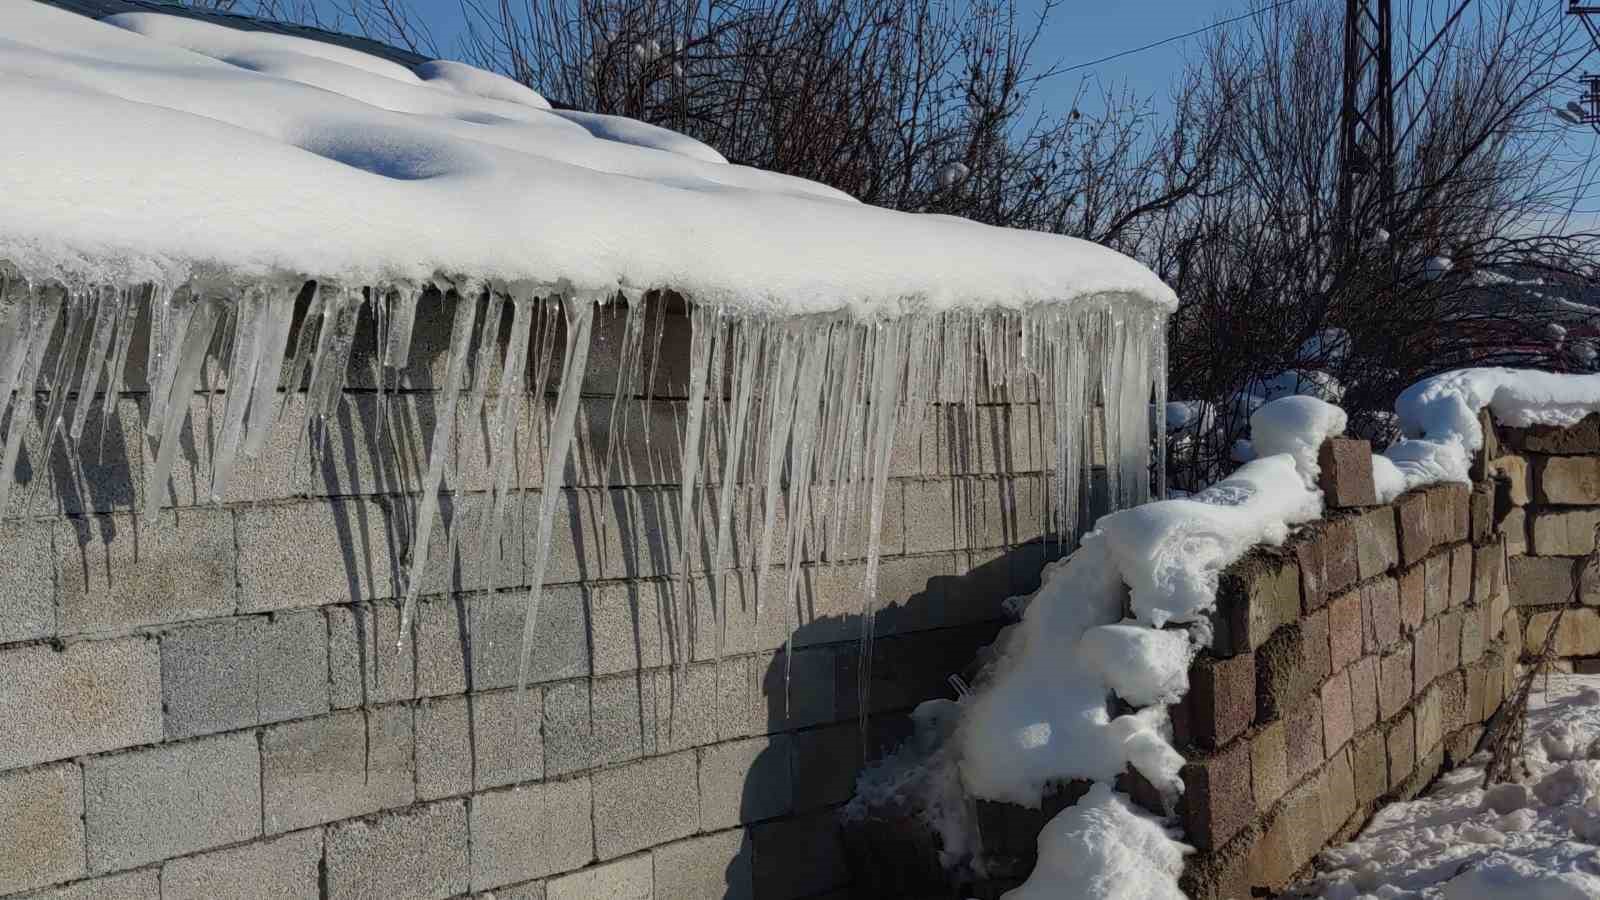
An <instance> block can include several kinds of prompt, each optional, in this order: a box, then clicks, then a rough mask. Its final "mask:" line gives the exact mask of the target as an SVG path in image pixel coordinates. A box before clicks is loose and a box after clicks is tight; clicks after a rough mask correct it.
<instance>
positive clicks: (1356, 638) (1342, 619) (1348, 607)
mask: <svg viewBox="0 0 1600 900" xmlns="http://www.w3.org/2000/svg"><path fill="white" fill-rule="evenodd" d="M1361 645H1362V630H1361V592H1360V591H1349V592H1347V593H1344V594H1341V595H1339V596H1338V597H1336V598H1334V599H1333V600H1332V601H1330V602H1329V603H1328V648H1329V663H1328V667H1329V668H1330V669H1333V670H1335V671H1337V670H1339V669H1342V668H1344V667H1345V666H1348V665H1349V664H1350V663H1352V662H1354V661H1355V659H1356V657H1358V656H1360V655H1361Z"/></svg>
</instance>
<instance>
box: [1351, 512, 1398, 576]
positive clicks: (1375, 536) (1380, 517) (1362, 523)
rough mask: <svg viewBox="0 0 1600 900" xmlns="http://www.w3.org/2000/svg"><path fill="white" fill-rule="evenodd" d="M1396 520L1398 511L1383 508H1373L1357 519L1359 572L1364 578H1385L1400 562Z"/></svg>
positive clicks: (1357, 564) (1357, 561)
mask: <svg viewBox="0 0 1600 900" xmlns="http://www.w3.org/2000/svg"><path fill="white" fill-rule="evenodd" d="M1394 519H1395V516H1394V510H1392V509H1390V508H1389V507H1387V506H1383V507H1378V508H1377V509H1369V510H1367V511H1366V512H1365V513H1363V514H1362V515H1361V517H1360V518H1358V519H1356V520H1355V525H1356V570H1357V571H1358V572H1359V573H1360V574H1361V577H1362V578H1372V577H1373V576H1376V575H1382V574H1383V573H1385V572H1387V571H1389V570H1390V569H1392V568H1394V567H1395V566H1396V565H1398V564H1399V563H1400V543H1399V539H1398V538H1397V537H1396V535H1395V527H1394Z"/></svg>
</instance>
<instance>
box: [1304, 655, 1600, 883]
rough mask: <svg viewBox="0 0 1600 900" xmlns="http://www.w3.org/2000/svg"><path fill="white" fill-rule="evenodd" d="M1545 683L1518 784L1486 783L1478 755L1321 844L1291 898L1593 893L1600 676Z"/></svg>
mask: <svg viewBox="0 0 1600 900" xmlns="http://www.w3.org/2000/svg"><path fill="white" fill-rule="evenodd" d="M1542 687H1543V681H1542V679H1541V681H1540V682H1538V683H1537V684H1536V688H1542ZM1550 688H1551V690H1550V694H1549V695H1548V696H1545V695H1543V694H1535V696H1534V697H1533V699H1532V702H1531V703H1530V713H1529V721H1528V739H1527V742H1526V748H1527V749H1526V755H1525V763H1526V766H1527V769H1528V772H1529V773H1530V774H1529V777H1528V778H1527V779H1526V781H1525V782H1523V783H1518V784H1504V785H1496V786H1495V787H1493V788H1491V789H1489V790H1488V791H1484V790H1483V789H1482V788H1481V787H1480V785H1481V784H1482V780H1483V768H1482V767H1483V763H1484V755H1483V754H1479V756H1476V757H1474V758H1473V759H1472V760H1471V763H1472V764H1471V765H1467V766H1463V767H1461V768H1459V769H1456V770H1455V771H1453V772H1450V773H1448V774H1446V775H1444V776H1442V777H1441V778H1440V779H1439V783H1438V784H1436V785H1435V786H1434V788H1433V789H1432V790H1431V791H1429V792H1428V794H1426V795H1424V796H1422V797H1420V798H1418V799H1417V800H1414V801H1411V802H1409V803H1395V804H1391V805H1389V806H1387V807H1385V808H1384V809H1382V810H1380V811H1379V812H1378V814H1377V815H1376V816H1375V817H1374V818H1373V820H1372V822H1371V823H1370V824H1368V825H1367V827H1366V829H1365V830H1364V831H1363V832H1362V833H1361V836H1360V837H1358V838H1357V839H1356V840H1354V841H1352V842H1351V843H1349V844H1346V845H1344V846H1342V847H1334V848H1331V849H1329V850H1326V851H1324V852H1323V853H1322V855H1321V857H1320V858H1319V859H1318V861H1317V868H1318V869H1319V874H1318V875H1317V876H1316V878H1315V879H1313V880H1312V881H1310V882H1308V883H1306V884H1303V885H1300V886H1298V887H1297V888H1296V889H1295V890H1293V891H1291V892H1290V895H1291V896H1314V897H1327V898H1330V900H1352V898H1356V897H1418V898H1438V900H1504V898H1512V897H1515V898H1519V900H1520V898H1530V900H1583V898H1591V900H1592V898H1594V897H1600V847H1597V846H1596V845H1597V844H1600V743H1597V742H1600V676H1594V675H1554V676H1552V677H1551V679H1550Z"/></svg>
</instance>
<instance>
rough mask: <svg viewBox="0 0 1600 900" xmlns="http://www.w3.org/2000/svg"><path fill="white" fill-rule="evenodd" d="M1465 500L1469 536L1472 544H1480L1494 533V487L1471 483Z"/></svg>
mask: <svg viewBox="0 0 1600 900" xmlns="http://www.w3.org/2000/svg"><path fill="white" fill-rule="evenodd" d="M1467 502H1468V516H1469V519H1468V528H1470V529H1471V533H1470V537H1471V539H1472V542H1473V543H1474V544H1482V543H1484V542H1485V541H1487V540H1489V536H1490V535H1492V534H1494V488H1493V487H1492V486H1490V485H1486V484H1477V485H1473V487H1472V493H1471V494H1470V495H1469V497H1468V501H1467Z"/></svg>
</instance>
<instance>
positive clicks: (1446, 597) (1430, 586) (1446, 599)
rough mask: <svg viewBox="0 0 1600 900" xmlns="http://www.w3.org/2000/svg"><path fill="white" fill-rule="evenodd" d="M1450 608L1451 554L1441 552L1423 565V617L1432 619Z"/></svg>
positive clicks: (1429, 558)
mask: <svg viewBox="0 0 1600 900" xmlns="http://www.w3.org/2000/svg"><path fill="white" fill-rule="evenodd" d="M1449 607H1450V554H1449V553H1448V552H1445V551H1440V552H1439V553H1436V554H1434V555H1433V556H1430V557H1428V558H1427V559H1426V560H1424V561H1423V563H1422V615H1423V617H1424V618H1427V619H1431V618H1433V617H1434V616H1437V615H1439V614H1440V613H1442V612H1444V611H1445V610H1446V609H1448V608H1449Z"/></svg>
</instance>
